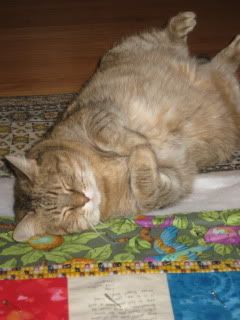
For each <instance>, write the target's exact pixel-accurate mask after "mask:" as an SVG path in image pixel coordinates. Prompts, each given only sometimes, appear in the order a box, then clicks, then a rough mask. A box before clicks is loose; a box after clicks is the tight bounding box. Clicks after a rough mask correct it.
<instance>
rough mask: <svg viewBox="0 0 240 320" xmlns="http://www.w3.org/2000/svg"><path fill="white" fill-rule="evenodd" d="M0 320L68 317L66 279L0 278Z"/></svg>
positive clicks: (41, 319)
mask: <svg viewBox="0 0 240 320" xmlns="http://www.w3.org/2000/svg"><path fill="white" fill-rule="evenodd" d="M0 320H68V292H67V279H65V278H56V279H32V280H1V281H0Z"/></svg>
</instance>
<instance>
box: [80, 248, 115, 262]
mask: <svg viewBox="0 0 240 320" xmlns="http://www.w3.org/2000/svg"><path fill="white" fill-rule="evenodd" d="M111 254H112V248H111V245H110V244H106V245H105V246H102V247H98V248H93V249H90V250H89V251H88V252H87V254H86V255H85V258H88V259H94V260H96V261H106V260H107V259H108V258H109V257H110V256H111Z"/></svg>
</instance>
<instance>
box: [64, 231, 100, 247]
mask: <svg viewBox="0 0 240 320" xmlns="http://www.w3.org/2000/svg"><path fill="white" fill-rule="evenodd" d="M104 234H105V233H104V232H99V233H96V232H85V233H82V234H76V235H73V236H65V237H64V243H65V242H66V243H68V245H71V244H74V245H75V244H86V243H88V242H89V241H91V240H93V239H96V238H98V237H99V235H104Z"/></svg>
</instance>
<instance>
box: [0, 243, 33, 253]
mask: <svg viewBox="0 0 240 320" xmlns="http://www.w3.org/2000/svg"><path fill="white" fill-rule="evenodd" d="M29 251H32V247H30V246H29V245H27V244H19V243H18V244H16V245H13V246H11V247H8V248H6V249H4V250H3V251H2V253H1V255H2V256H20V255H23V254H25V253H28V252H29Z"/></svg>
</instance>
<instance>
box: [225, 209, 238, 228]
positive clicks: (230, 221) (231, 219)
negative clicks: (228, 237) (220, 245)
mask: <svg viewBox="0 0 240 320" xmlns="http://www.w3.org/2000/svg"><path fill="white" fill-rule="evenodd" d="M226 224H227V225H229V226H239V225H240V212H236V213H233V214H230V215H229V216H228V217H227V221H226Z"/></svg>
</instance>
